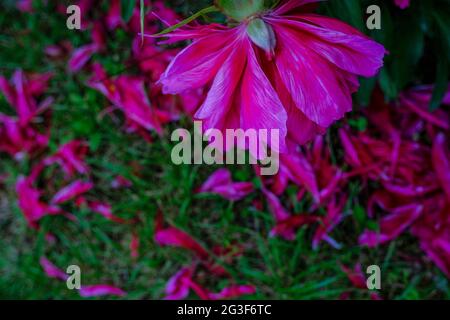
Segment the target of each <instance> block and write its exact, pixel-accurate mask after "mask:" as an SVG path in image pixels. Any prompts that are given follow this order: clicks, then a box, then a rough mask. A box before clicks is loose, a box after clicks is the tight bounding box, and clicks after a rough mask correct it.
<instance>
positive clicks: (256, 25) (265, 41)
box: [247, 18, 277, 59]
mask: <svg viewBox="0 0 450 320" xmlns="http://www.w3.org/2000/svg"><path fill="white" fill-rule="evenodd" d="M247 34H248V36H249V37H250V39H251V40H252V42H253V43H254V44H255V45H257V46H258V47H260V48H261V49H263V50H264V51H265V52H266V55H267V57H268V58H269V59H270V58H271V57H273V55H274V51H275V47H276V45H277V39H276V37H275V33H274V32H273V29H272V27H271V26H270V25H269V24H267V23H266V22H264V20H262V19H260V18H255V19H252V20H251V21H250V22H249V24H248V25H247Z"/></svg>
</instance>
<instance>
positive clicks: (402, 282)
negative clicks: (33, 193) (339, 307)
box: [0, 8, 450, 299]
mask: <svg viewBox="0 0 450 320" xmlns="http://www.w3.org/2000/svg"><path fill="white" fill-rule="evenodd" d="M196 9H197V8H195V10H194V9H192V10H190V9H186V8H185V10H186V12H189V11H196ZM61 26H65V20H64V17H62V16H58V15H55V14H50V13H45V12H43V11H38V12H37V13H36V14H35V15H18V14H17V12H13V11H4V10H2V11H1V13H0V30H2V32H1V35H0V47H1V50H0V64H1V72H2V74H4V75H6V76H8V77H9V76H10V75H11V73H12V72H13V70H14V69H15V68H22V69H24V70H25V71H34V72H43V71H53V72H55V78H54V79H53V80H52V81H51V86H50V89H49V90H48V94H49V95H52V96H54V97H55V99H56V101H55V104H54V105H53V118H52V138H51V143H50V147H49V148H50V152H53V151H55V150H56V149H57V147H58V146H59V145H61V144H62V143H64V142H67V141H69V140H71V139H74V138H77V139H83V140H86V141H88V142H89V145H90V147H91V152H90V153H89V156H88V163H89V164H90V166H91V167H92V177H93V179H94V181H95V183H96V188H95V194H96V196H97V197H98V198H99V199H100V200H105V201H109V202H110V203H111V204H112V205H113V207H114V212H115V213H116V214H117V215H119V216H121V217H124V218H133V217H136V216H139V217H140V220H141V221H140V223H139V224H137V225H117V224H115V223H112V222H109V221H106V220H105V219H103V218H102V217H99V216H98V215H95V214H93V213H90V212H83V211H80V210H77V209H75V208H70V209H71V212H72V213H73V214H75V215H76V216H77V217H78V218H79V223H73V222H70V221H68V220H67V219H64V218H61V217H47V218H45V219H44V220H43V222H42V224H41V230H40V231H35V230H31V229H30V228H28V227H27V224H26V222H25V220H24V218H23V216H22V214H21V212H20V210H19V208H18V207H17V204H16V195H15V191H14V185H15V181H16V178H17V177H18V176H19V175H20V174H26V173H28V171H29V169H30V163H28V162H25V163H22V164H19V163H16V162H14V161H12V160H11V159H9V158H8V157H7V156H6V155H3V154H2V155H0V175H1V174H2V173H9V174H10V176H9V178H8V181H7V183H6V186H5V188H4V189H3V190H2V189H0V233H1V240H0V298H2V299H78V298H79V296H78V295H77V294H76V293H74V292H72V291H69V290H67V288H66V286H65V284H64V283H61V282H58V281H56V280H51V279H48V278H47V277H46V276H45V274H44V273H43V271H42V269H41V267H40V265H39V258H40V256H42V255H44V254H45V255H46V256H47V257H48V258H49V259H50V260H52V261H53V262H54V263H55V264H56V265H58V266H61V267H64V266H68V265H70V264H76V265H79V266H80V267H81V270H82V282H83V283H84V284H96V283H102V282H105V283H109V284H114V285H117V286H119V287H121V288H123V289H124V290H126V291H127V292H128V293H129V294H128V296H127V298H129V299H160V298H162V297H163V295H164V287H165V284H166V282H167V280H168V279H169V278H170V277H171V276H172V275H173V274H174V273H175V272H176V271H178V270H179V269H180V268H181V267H182V266H184V265H187V264H189V263H190V261H191V259H192V255H191V254H190V253H188V252H186V251H184V250H181V249H175V248H162V247H160V246H158V245H156V244H155V243H154V241H153V220H154V217H155V214H156V212H157V210H158V209H160V210H162V211H163V213H164V215H165V219H166V220H167V221H169V222H171V223H173V224H174V225H176V226H178V227H180V228H182V229H184V230H186V231H188V232H189V233H190V234H191V235H192V236H194V237H195V238H196V239H198V240H199V241H200V242H201V243H202V244H204V245H205V246H206V247H208V248H211V247H212V246H213V245H217V244H219V245H227V244H231V243H239V244H241V245H242V246H243V247H244V248H245V253H244V255H243V256H242V257H239V258H238V259H237V260H236V262H235V263H234V264H232V265H227V270H228V271H229V272H230V274H231V275H232V276H233V278H234V279H235V281H236V282H237V283H242V284H246V283H249V284H253V285H255V286H256V288H257V293H256V294H255V295H253V296H250V297H246V298H253V299H337V298H339V296H340V295H341V294H342V293H343V292H348V291H350V292H352V297H353V298H360V299H368V297H369V294H368V292H363V291H361V290H355V289H353V288H352V286H351V284H350V283H349V281H348V280H347V278H346V276H345V274H344V273H343V272H342V271H341V270H340V264H341V263H342V264H346V265H351V266H352V265H354V264H355V263H356V262H361V263H362V264H363V265H364V266H367V265H371V264H378V265H380V266H381V267H382V272H383V274H382V287H383V289H382V290H381V292H380V293H381V295H382V296H383V297H384V298H386V299H438V298H439V299H448V298H450V290H449V285H448V281H447V280H446V278H445V277H444V275H443V274H442V273H441V272H439V270H438V269H437V268H436V267H435V266H434V265H433V264H432V263H431V262H430V261H428V260H427V259H426V258H425V256H424V254H423V253H422V252H421V250H420V249H419V246H418V243H417V241H416V240H415V239H414V238H413V237H410V236H408V235H403V236H402V237H400V238H399V239H398V240H397V241H394V242H392V243H391V244H390V245H387V246H383V247H380V248H376V249H371V250H368V249H365V248H360V247H359V246H357V238H358V235H359V234H360V232H361V231H362V229H363V227H364V226H365V224H366V223H367V221H366V219H365V213H364V209H363V207H364V206H365V204H364V202H362V203H361V202H360V201H363V200H361V199H359V200H358V199H357V198H356V196H357V195H358V193H359V187H358V185H353V186H352V196H351V198H350V200H349V207H348V210H349V212H352V213H353V216H349V217H348V218H347V219H346V220H345V221H344V223H343V224H342V225H340V226H339V227H338V228H336V229H335V231H334V232H333V233H332V236H333V237H334V238H335V239H336V240H338V241H339V242H340V243H342V244H343V249H342V250H340V251H337V250H335V249H332V248H331V247H329V246H328V245H326V244H322V245H321V247H320V249H319V250H318V251H313V250H312V249H311V235H312V234H311V232H312V230H310V229H301V230H299V232H298V234H297V238H296V240H295V241H292V242H287V241H284V240H282V239H278V238H269V237H268V234H269V231H270V229H271V228H272V227H273V218H272V216H271V214H270V213H268V212H266V211H264V212H259V211H257V210H255V209H252V200H253V199H255V198H260V199H263V197H262V195H261V194H260V193H259V192H256V193H255V194H253V195H251V196H250V197H249V198H247V199H245V200H243V201H241V202H238V203H230V202H228V201H226V200H223V199H221V198H219V197H215V196H197V195H194V194H193V192H192V190H193V189H194V188H195V187H197V186H199V185H200V184H201V183H202V182H203V181H204V179H205V178H206V177H207V176H208V175H209V174H210V173H211V172H212V171H213V170H214V168H212V167H207V166H174V165H172V164H171V161H170V150H171V143H170V139H169V136H170V132H171V130H173V129H175V128H177V127H190V126H191V124H190V122H189V120H187V119H183V120H182V121H181V122H180V123H178V124H173V125H170V126H169V127H167V128H166V129H165V135H164V136H163V137H162V138H160V139H156V142H155V143H154V144H147V143H145V142H144V141H143V140H142V139H141V138H140V137H138V136H133V135H128V134H126V133H124V131H123V130H122V125H123V121H122V120H123V119H121V118H119V119H120V120H119V121H114V120H112V119H111V117H108V116H106V117H104V118H103V119H100V118H99V113H100V112H101V111H102V110H103V109H104V107H106V106H108V103H107V102H106V99H105V98H104V97H103V96H102V95H100V94H99V93H97V92H95V91H94V90H91V89H89V88H88V87H86V86H85V85H84V81H85V80H86V79H87V77H88V75H87V74H84V73H81V74H77V75H75V76H70V75H68V74H67V72H66V65H65V63H64V62H60V63H53V62H50V61H48V60H47V59H46V58H45V57H44V55H43V48H44V47H45V46H46V45H49V44H54V43H56V42H58V41H60V40H63V39H70V40H71V42H72V43H73V44H74V45H75V46H78V45H80V44H83V43H86V42H88V41H89V34H88V33H87V32H85V33H83V32H76V31H69V30H67V29H66V28H65V27H61ZM113 39H114V43H111V41H110V42H109V44H108V45H109V50H108V53H107V54H106V55H103V56H99V57H95V59H97V60H98V61H100V62H101V63H102V64H103V65H105V66H106V68H107V69H108V71H109V72H110V73H115V72H118V71H120V70H121V69H120V68H121V67H122V66H123V65H122V63H121V62H122V61H124V59H126V57H127V56H128V55H129V52H130V46H131V38H130V37H129V36H127V35H126V34H124V33H123V32H117V33H116V34H115V35H114V37H113ZM134 71H135V70H133V69H130V70H127V71H126V72H127V73H133V72H134ZM7 108H8V105H7V103H6V101H5V100H4V98H3V97H1V98H0V110H1V111H5V110H7ZM336 148H338V146H336ZM338 151H339V150H337V151H336V150H335V152H336V153H337V156H339V152H338ZM232 169H233V173H234V177H235V178H238V179H240V180H246V179H247V178H249V179H253V174H252V173H251V172H252V171H251V168H249V167H239V166H235V167H233V168H232ZM119 174H120V175H123V176H125V177H127V178H129V179H131V180H132V181H133V183H134V185H133V187H132V188H131V189H129V190H121V191H114V190H112V189H111V188H110V187H109V185H110V183H111V181H112V179H113V178H114V177H115V176H116V175H119ZM292 188H293V189H292ZM291 189H292V190H291V191H292V193H293V194H295V188H294V187H291ZM291 198H294V197H290V199H291ZM294 207H295V208H296V209H297V210H296V213H300V212H301V210H304V209H307V203H294ZM47 232H52V233H53V234H55V236H56V237H57V239H58V240H57V242H56V243H55V244H53V245H49V244H47V243H46V241H45V234H46V233H47ZM133 232H134V233H137V234H138V235H139V237H140V240H141V246H140V256H139V258H137V259H136V260H134V259H132V258H131V257H130V251H129V243H130V241H131V235H132V233H133ZM204 283H205V284H206V285H207V287H208V288H210V289H212V290H213V291H219V289H221V288H222V287H223V286H225V285H227V284H228V283H229V279H215V278H210V277H208V276H206V277H205V279H204ZM193 297H194V296H193Z"/></svg>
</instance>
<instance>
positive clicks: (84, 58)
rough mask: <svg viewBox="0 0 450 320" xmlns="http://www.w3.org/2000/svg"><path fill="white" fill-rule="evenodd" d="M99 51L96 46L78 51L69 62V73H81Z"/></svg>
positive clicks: (86, 46)
mask: <svg viewBox="0 0 450 320" xmlns="http://www.w3.org/2000/svg"><path fill="white" fill-rule="evenodd" d="M97 51H98V46H97V45H96V44H88V45H85V46H83V47H80V48H78V49H76V50H75V51H74V53H73V54H72V57H71V58H70V60H69V71H70V72H72V73H76V72H78V71H80V70H81V69H82V68H83V67H84V66H85V65H86V63H87V62H88V61H89V60H90V59H91V57H92V56H93V55H94V53H96V52H97Z"/></svg>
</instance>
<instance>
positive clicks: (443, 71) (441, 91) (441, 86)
mask: <svg viewBox="0 0 450 320" xmlns="http://www.w3.org/2000/svg"><path fill="white" fill-rule="evenodd" d="M448 78H449V63H448V60H447V59H446V58H445V57H441V58H440V59H439V61H438V64H437V72H436V82H435V85H434V90H433V96H432V98H431V103H430V111H435V110H437V109H438V108H439V106H440V105H441V103H442V100H443V99H444V96H445V93H446V92H447V89H448V83H449V82H448Z"/></svg>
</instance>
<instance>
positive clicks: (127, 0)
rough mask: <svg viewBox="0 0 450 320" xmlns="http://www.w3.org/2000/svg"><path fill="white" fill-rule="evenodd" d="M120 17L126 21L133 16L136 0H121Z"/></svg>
mask: <svg viewBox="0 0 450 320" xmlns="http://www.w3.org/2000/svg"><path fill="white" fill-rule="evenodd" d="M120 3H121V5H122V7H121V8H122V19H123V20H124V21H125V22H126V23H128V21H130V19H131V17H132V16H133V10H134V7H135V6H136V0H121V2H120Z"/></svg>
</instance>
